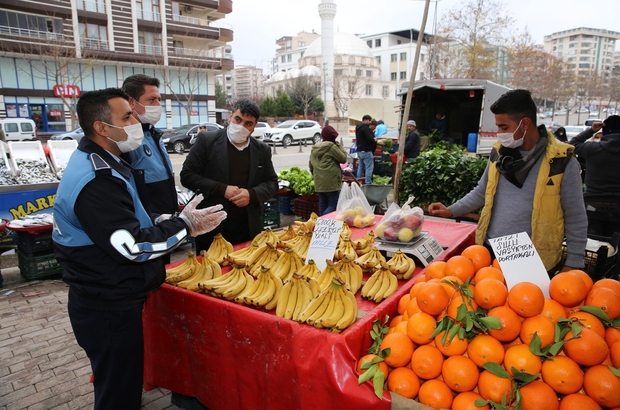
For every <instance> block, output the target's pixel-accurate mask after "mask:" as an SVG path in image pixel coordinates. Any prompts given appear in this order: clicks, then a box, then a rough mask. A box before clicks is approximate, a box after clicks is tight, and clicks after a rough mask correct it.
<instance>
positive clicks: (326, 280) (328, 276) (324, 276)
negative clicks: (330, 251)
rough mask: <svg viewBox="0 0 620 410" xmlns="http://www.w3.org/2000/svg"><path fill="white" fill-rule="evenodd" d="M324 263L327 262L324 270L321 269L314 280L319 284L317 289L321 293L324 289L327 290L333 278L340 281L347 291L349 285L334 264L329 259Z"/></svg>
mask: <svg viewBox="0 0 620 410" xmlns="http://www.w3.org/2000/svg"><path fill="white" fill-rule="evenodd" d="M325 262H327V266H325V269H323V271H322V272H321V274H320V275H319V277H318V278H317V279H316V280H317V281H318V282H319V289H320V290H321V291H322V290H324V289H327V288H328V287H329V286H330V284H331V283H332V280H333V279H334V278H338V279H340V280H341V281H342V282H343V283H344V285H345V286H346V287H347V289H349V288H350V284H349V283H347V280H346V278H345V277H344V275H343V273H342V272H341V271H340V269H338V267H337V266H336V264H335V263H334V262H332V261H330V260H329V259H328V260H326V261H325Z"/></svg>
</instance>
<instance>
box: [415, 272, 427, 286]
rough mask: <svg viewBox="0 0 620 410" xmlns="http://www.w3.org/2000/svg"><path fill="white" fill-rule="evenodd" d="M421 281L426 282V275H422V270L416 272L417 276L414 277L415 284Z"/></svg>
mask: <svg viewBox="0 0 620 410" xmlns="http://www.w3.org/2000/svg"><path fill="white" fill-rule="evenodd" d="M420 282H426V276H424V275H422V272H420V273H418V274H416V276H415V277H414V279H413V284H414V285H415V284H416V283H420Z"/></svg>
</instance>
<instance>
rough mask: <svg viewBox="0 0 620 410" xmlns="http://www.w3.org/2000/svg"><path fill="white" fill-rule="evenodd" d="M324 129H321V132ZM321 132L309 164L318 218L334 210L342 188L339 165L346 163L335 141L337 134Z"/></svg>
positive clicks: (342, 150)
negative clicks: (316, 194)
mask: <svg viewBox="0 0 620 410" xmlns="http://www.w3.org/2000/svg"><path fill="white" fill-rule="evenodd" d="M325 128H326V127H323V132H325ZM330 128H331V127H330ZM332 129H333V128H332ZM334 131H335V130H334ZM323 132H322V133H321V138H322V139H323V141H322V142H320V143H318V144H316V145H314V146H313V147H312V151H310V162H309V167H310V172H311V173H312V176H313V177H314V190H315V191H316V192H317V193H318V194H319V216H321V215H325V214H328V213H330V212H333V211H335V210H336V205H337V204H338V197H339V196H340V189H341V188H342V169H341V168H340V164H344V163H346V162H347V153H346V151H345V150H344V148H343V147H342V146H340V144H339V143H338V142H337V141H336V137H337V136H338V133H337V132H336V133H333V132H330V133H323Z"/></svg>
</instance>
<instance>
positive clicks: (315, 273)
mask: <svg viewBox="0 0 620 410" xmlns="http://www.w3.org/2000/svg"><path fill="white" fill-rule="evenodd" d="M298 273H300V274H302V275H304V276H307V277H309V278H314V279H318V278H319V275H320V274H321V271H320V270H319V268H318V267H317V266H316V263H314V259H309V260H308V263H306V264H305V265H304V266H302V267H301V269H299V272H298Z"/></svg>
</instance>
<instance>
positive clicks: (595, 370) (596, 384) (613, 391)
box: [583, 365, 620, 407]
mask: <svg viewBox="0 0 620 410" xmlns="http://www.w3.org/2000/svg"><path fill="white" fill-rule="evenodd" d="M583 389H584V390H585V392H586V394H587V395H588V396H590V397H591V398H593V399H594V400H595V401H596V402H597V403H598V404H600V405H601V406H602V407H618V406H620V393H619V392H620V377H618V376H616V375H614V374H613V373H612V372H611V370H609V367H607V366H604V365H597V366H592V367H590V368H589V369H588V370H586V374H585V375H584V378H583Z"/></svg>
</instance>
